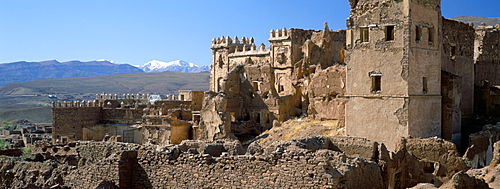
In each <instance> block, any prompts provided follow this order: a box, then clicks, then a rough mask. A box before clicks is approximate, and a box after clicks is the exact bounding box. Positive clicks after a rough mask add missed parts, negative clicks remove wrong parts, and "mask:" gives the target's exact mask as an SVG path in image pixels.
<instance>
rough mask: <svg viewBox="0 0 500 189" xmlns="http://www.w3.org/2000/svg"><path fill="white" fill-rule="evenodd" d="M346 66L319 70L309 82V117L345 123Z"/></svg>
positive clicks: (307, 92)
mask: <svg viewBox="0 0 500 189" xmlns="http://www.w3.org/2000/svg"><path fill="white" fill-rule="evenodd" d="M345 71H346V70H345V65H335V66H331V67H329V68H327V69H321V68H317V69H316V71H315V72H314V73H312V74H311V76H310V79H309V80H308V86H307V89H306V92H305V93H306V94H307V98H308V104H309V107H308V109H307V115H308V116H309V117H312V118H313V119H319V120H328V119H329V120H333V119H336V120H339V123H340V124H343V123H344V122H345V120H344V119H345V98H344V94H345Z"/></svg>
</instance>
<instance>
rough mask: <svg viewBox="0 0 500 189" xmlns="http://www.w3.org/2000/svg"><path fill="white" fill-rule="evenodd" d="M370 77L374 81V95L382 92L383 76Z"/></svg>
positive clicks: (376, 74) (371, 75)
mask: <svg viewBox="0 0 500 189" xmlns="http://www.w3.org/2000/svg"><path fill="white" fill-rule="evenodd" d="M370 77H371V79H372V87H371V92H372V93H379V92H380V90H381V81H382V74H380V73H371V74H370Z"/></svg>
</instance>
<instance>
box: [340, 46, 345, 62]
mask: <svg viewBox="0 0 500 189" xmlns="http://www.w3.org/2000/svg"><path fill="white" fill-rule="evenodd" d="M340 63H345V47H340Z"/></svg>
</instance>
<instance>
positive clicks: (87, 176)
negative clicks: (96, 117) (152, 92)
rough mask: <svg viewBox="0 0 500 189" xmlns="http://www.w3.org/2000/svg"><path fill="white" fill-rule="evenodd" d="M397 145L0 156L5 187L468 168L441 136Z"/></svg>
mask: <svg viewBox="0 0 500 189" xmlns="http://www.w3.org/2000/svg"><path fill="white" fill-rule="evenodd" d="M397 146H398V147H397V150H396V151H395V152H390V151H387V149H386V147H385V145H383V144H380V145H379V144H378V143H377V142H372V141H369V140H366V139H361V138H352V137H309V138H301V139H294V140H290V141H282V142H273V143H272V144H271V145H269V146H262V147H261V146H259V145H258V144H257V143H252V144H251V145H250V146H249V147H248V150H247V154H246V155H237V154H242V153H244V152H241V150H242V149H241V144H240V143H239V142H234V141H217V142H215V143H207V142H204V141H185V142H183V143H182V144H180V145H179V146H169V147H158V146H154V145H137V144H126V143H117V142H79V143H73V145H69V146H64V147H63V146H59V147H58V148H59V150H57V151H55V150H54V149H55V147H54V146H52V147H51V148H50V149H52V150H50V149H49V147H46V148H47V149H45V150H44V151H43V150H42V151H43V153H41V154H38V155H36V158H35V159H36V160H35V161H33V160H21V159H19V158H17V159H16V158H12V157H5V156H0V172H1V173H2V174H0V181H1V182H0V183H1V184H0V187H2V188H22V187H28V186H30V187H44V188H49V187H56V186H57V187H61V188H67V187H69V188H96V187H98V186H101V187H112V186H114V187H118V186H119V187H120V188H186V187H195V188H203V187H214V188H216V187H217V188H226V187H228V186H231V187H242V188H267V187H270V188H275V187H285V188H294V187H297V188H323V187H324V188H408V187H412V186H415V185H416V184H418V183H433V184H434V186H436V187H439V186H440V185H442V184H443V183H446V182H448V181H451V182H458V181H456V177H457V174H463V172H462V171H463V170H465V169H467V166H466V165H465V162H464V161H463V160H462V158H461V157H460V156H459V155H458V153H457V151H456V148H455V145H454V144H452V143H450V142H447V141H445V140H442V139H437V138H428V139H402V140H401V141H399V143H398V145H397ZM497 147H498V145H497ZM35 151H37V152H39V150H35ZM496 151H498V150H496ZM496 155H498V154H496ZM497 159H498V158H496V159H495V161H496V160H497ZM494 165H496V163H494ZM490 181H491V180H490ZM456 184H457V186H461V185H464V184H471V183H465V182H464V183H456ZM476 184H484V180H483V181H481V180H478V181H477V183H476Z"/></svg>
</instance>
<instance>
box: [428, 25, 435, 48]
mask: <svg viewBox="0 0 500 189" xmlns="http://www.w3.org/2000/svg"><path fill="white" fill-rule="evenodd" d="M428 34H429V39H428V40H429V45H432V44H433V43H434V28H428Z"/></svg>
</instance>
